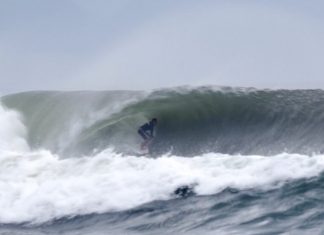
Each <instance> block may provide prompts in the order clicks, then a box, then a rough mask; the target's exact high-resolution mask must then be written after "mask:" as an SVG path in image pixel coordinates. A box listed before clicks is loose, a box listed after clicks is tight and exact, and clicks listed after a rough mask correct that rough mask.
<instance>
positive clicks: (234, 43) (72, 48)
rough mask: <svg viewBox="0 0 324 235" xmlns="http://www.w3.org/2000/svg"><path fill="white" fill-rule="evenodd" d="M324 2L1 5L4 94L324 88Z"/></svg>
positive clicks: (152, 0)
mask: <svg viewBox="0 0 324 235" xmlns="http://www.w3.org/2000/svg"><path fill="white" fill-rule="evenodd" d="M323 12H324V1H323V0H272V1H269V0H255V1H245V0H236V1H231V0H223V1H217V0H213V1H208V0H199V1H197V0H116V1H110V0H55V1H53V0H28V1H25V0H0V94H6V93H12V92H19V91H26V90H40V89H42V90H44V89H45V90H80V89H81V90H92V89H95V90H98V89H99V90H112V89H151V88H159V87H169V86H179V85H206V84H212V85H229V86H252V87H261V88H265V87H266V88H324V65H323V64H324V14H323Z"/></svg>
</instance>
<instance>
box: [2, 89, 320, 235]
mask: <svg viewBox="0 0 324 235" xmlns="http://www.w3.org/2000/svg"><path fill="white" fill-rule="evenodd" d="M323 101H324V92H323V91H321V90H293V91H288V90H255V89H241V88H217V87H199V88H186V87H182V88H174V89H164V90H156V91H152V92H137V91H133V92H128V91H106V92H28V93H21V94H14V95H9V96H4V97H2V104H1V106H0V128H1V129H0V148H1V149H0V207H1V211H0V223H1V228H0V234H6V232H8V231H9V232H11V233H12V232H15V233H17V234H28V233H29V232H34V233H35V234H37V233H39V234H57V233H60V232H62V233H63V234H76V233H80V234H88V233H94V234H107V232H114V233H117V234H125V233H142V234H166V233H167V234H171V233H173V234H175V233H178V234H182V233H192V234H195V233H197V232H203V233H205V234H209V233H210V234H213V233H215V232H217V233H220V234H244V233H246V232H247V231H248V232H249V234H265V233H272V234H273V233H276V234H280V233H284V232H287V231H291V232H295V233H296V234H303V233H305V234H306V233H309V232H312V234H321V232H323V231H322V228H321V218H322V215H323V213H324V211H323V210H322V207H321V204H322V203H323V201H322V193H323V192H322V191H323V190H322V188H323V187H322V186H323V182H324V180H323V170H324V158H323V157H324V155H322V150H323V147H322V146H321V143H322V137H323V134H322V133H323V130H322V129H323V125H322V123H323V121H324V120H323V119H324V116H323V110H324V106H323V105H322V104H323ZM152 117H157V118H158V120H159V121H158V127H157V130H156V138H155V139H154V141H153V143H152V145H151V146H150V153H151V154H150V155H149V156H145V157H139V156H138V153H139V146H140V143H141V139H140V137H139V136H138V135H137V133H136V132H137V128H138V126H140V125H141V124H143V123H144V122H146V121H148V120H149V119H150V118H152Z"/></svg>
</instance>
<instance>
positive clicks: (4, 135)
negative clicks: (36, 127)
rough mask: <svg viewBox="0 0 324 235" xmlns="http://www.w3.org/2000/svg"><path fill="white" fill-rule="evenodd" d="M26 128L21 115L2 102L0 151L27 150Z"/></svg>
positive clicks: (0, 109)
mask: <svg viewBox="0 0 324 235" xmlns="http://www.w3.org/2000/svg"><path fill="white" fill-rule="evenodd" d="M28 149H29V147H28V144H27V142H26V128H25V126H24V124H23V123H22V121H21V116H20V114H19V113H18V112H16V111H14V110H8V109H5V108H4V107H3V106H2V105H1V103H0V151H18V150H19V151H26V150H28Z"/></svg>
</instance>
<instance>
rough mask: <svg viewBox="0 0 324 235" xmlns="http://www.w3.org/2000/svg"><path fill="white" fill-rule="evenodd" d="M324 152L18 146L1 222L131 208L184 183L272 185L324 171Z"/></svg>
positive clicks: (203, 191) (5, 181) (4, 187)
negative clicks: (187, 153)
mask: <svg viewBox="0 0 324 235" xmlns="http://www.w3.org/2000/svg"><path fill="white" fill-rule="evenodd" d="M323 157H324V156H322V155H317V156H312V157H309V156H304V155H298V154H280V155H276V156H272V157H262V156H239V155H238V156H230V155H224V154H217V153H210V154H205V155H202V156H197V157H194V158H185V157H178V156H162V157H160V158H156V159H152V158H145V157H135V156H126V157H123V156H121V155H119V154H116V153H114V152H113V151H112V150H106V151H103V152H101V153H100V154H98V155H96V156H93V157H84V158H72V159H60V158H59V156H57V155H54V154H51V153H50V152H48V151H36V152H29V153H13V152H11V153H7V154H6V155H2V156H1V157H0V207H1V211H0V222H1V223H21V222H31V223H43V222H46V221H50V220H53V219H58V218H62V217H73V216H77V215H85V214H91V213H105V212H112V211H120V210H126V209H130V208H133V207H136V206H139V205H141V204H143V203H148V202H151V201H154V200H167V199H170V198H173V197H174V195H173V192H174V190H175V189H177V188H178V187H181V186H183V185H196V186H195V189H194V190H195V193H196V194H198V195H210V194H216V193H218V192H221V191H222V190H224V189H225V188H228V187H231V188H236V189H249V188H257V189H260V190H264V189H269V188H273V187H278V186H279V185H282V184H283V183H285V182H286V181H289V180H294V179H299V178H304V177H307V178H308V177H314V176H317V175H319V174H320V173H321V172H322V171H323V170H324V158H323Z"/></svg>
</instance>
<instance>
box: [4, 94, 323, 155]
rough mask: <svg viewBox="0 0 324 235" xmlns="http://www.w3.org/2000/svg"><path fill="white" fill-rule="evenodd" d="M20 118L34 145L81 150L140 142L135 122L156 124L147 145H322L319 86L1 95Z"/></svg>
mask: <svg viewBox="0 0 324 235" xmlns="http://www.w3.org/2000/svg"><path fill="white" fill-rule="evenodd" d="M3 102H4V104H5V105H6V106H7V107H9V108H11V109H16V110H19V111H20V112H21V113H22V115H23V117H24V118H25V123H26V126H27V130H28V133H29V135H28V142H29V144H30V146H31V147H32V148H39V147H46V148H47V149H50V150H51V151H53V152H59V153H70V154H71V153H78V154H79V153H84V154H89V153H91V152H93V151H100V150H103V149H105V148H107V147H108V146H109V147H113V148H114V149H116V150H117V151H120V152H124V153H129V152H131V151H132V150H134V149H137V148H138V145H139V143H140V141H141V140H140V138H139V137H138V136H137V133H136V130H137V128H138V126H140V125H141V124H142V123H144V122H146V121H147V120H149V119H150V118H152V117H157V118H158V120H159V124H158V127H157V135H156V138H155V140H154V142H153V143H152V145H151V151H152V152H153V153H156V154H157V155H159V154H163V153H166V152H172V153H174V154H177V155H181V156H195V155H198V154H202V153H208V152H219V153H228V154H238V153H239V154H261V155H273V154H279V153H282V152H291V153H303V154H311V153H314V152H317V153H320V152H322V150H323V144H322V143H323V141H322V140H323V138H324V134H323V133H324V125H322V123H324V92H323V91H321V90H296V91H288V90H278V91H266V90H252V89H250V90H248V89H231V88H219V89H217V88H214V89H213V88H197V89H188V88H179V89H174V90H159V91H155V92H152V93H149V94H144V93H142V92H122V91H121V92H32V93H24V94H17V95H11V96H7V97H4V98H3Z"/></svg>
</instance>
